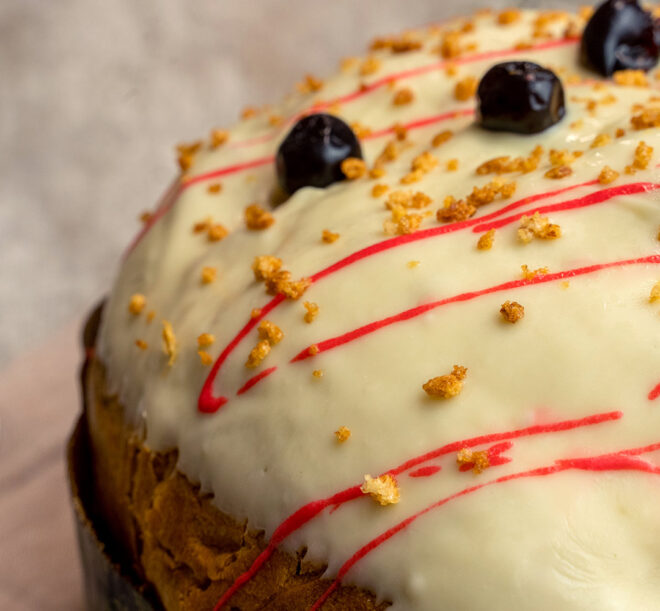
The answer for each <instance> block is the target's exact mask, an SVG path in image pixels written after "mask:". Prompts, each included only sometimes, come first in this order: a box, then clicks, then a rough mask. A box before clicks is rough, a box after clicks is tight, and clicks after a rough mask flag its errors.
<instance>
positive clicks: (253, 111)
mask: <svg viewBox="0 0 660 611" xmlns="http://www.w3.org/2000/svg"><path fill="white" fill-rule="evenodd" d="M258 114H259V109H258V108H255V107H254V106H246V107H245V108H244V109H243V110H241V119H243V120H246V119H252V118H253V117H256V116H257V115H258Z"/></svg>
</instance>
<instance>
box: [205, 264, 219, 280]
mask: <svg viewBox="0 0 660 611" xmlns="http://www.w3.org/2000/svg"><path fill="white" fill-rule="evenodd" d="M217 275H218V270H217V269H216V268H215V267H208V266H206V267H202V284H211V283H212V282H215V279H216V276H217Z"/></svg>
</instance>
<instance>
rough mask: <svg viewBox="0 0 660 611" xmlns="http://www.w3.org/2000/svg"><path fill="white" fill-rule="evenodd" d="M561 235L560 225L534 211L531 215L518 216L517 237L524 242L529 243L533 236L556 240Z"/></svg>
mask: <svg viewBox="0 0 660 611" xmlns="http://www.w3.org/2000/svg"><path fill="white" fill-rule="evenodd" d="M560 237H561V227H560V226H559V225H555V224H554V223H551V222H550V221H549V220H548V217H546V216H541V215H540V214H539V213H538V212H535V213H534V214H533V215H532V216H525V215H524V214H523V216H522V217H521V218H520V228H519V229H518V239H519V240H520V241H521V242H523V243H524V244H529V242H531V241H532V240H533V239H534V238H539V239H541V240H556V239H557V238H560Z"/></svg>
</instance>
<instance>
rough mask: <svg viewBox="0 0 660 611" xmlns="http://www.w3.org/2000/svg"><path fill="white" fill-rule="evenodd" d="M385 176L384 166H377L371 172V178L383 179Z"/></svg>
mask: <svg viewBox="0 0 660 611" xmlns="http://www.w3.org/2000/svg"><path fill="white" fill-rule="evenodd" d="M383 176H385V168H384V167H383V166H382V165H377V166H374V167H373V168H371V170H369V178H382V177H383Z"/></svg>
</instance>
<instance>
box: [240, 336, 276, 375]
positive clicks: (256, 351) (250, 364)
mask: <svg viewBox="0 0 660 611" xmlns="http://www.w3.org/2000/svg"><path fill="white" fill-rule="evenodd" d="M270 348H271V346H270V342H269V341H268V340H267V339H262V340H261V341H259V342H257V345H256V346H255V347H254V348H252V350H251V351H250V354H249V355H248V358H247V361H245V366H246V367H247V368H248V369H255V368H256V367H259V365H260V364H261V361H263V360H264V359H265V358H266V357H267V356H268V353H269V352H270Z"/></svg>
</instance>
